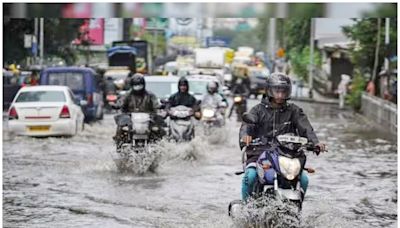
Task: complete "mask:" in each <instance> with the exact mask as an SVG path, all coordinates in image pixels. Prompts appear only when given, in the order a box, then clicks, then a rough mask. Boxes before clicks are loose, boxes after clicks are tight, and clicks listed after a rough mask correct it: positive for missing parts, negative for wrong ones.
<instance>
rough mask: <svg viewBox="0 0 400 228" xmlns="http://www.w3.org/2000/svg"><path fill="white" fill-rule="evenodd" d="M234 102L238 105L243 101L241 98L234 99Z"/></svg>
mask: <svg viewBox="0 0 400 228" xmlns="http://www.w3.org/2000/svg"><path fill="white" fill-rule="evenodd" d="M233 101H234V102H236V103H237V102H241V101H242V98H241V97H234V98H233Z"/></svg>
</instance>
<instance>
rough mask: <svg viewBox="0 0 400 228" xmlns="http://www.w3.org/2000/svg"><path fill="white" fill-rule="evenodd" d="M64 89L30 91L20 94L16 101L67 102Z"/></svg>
mask: <svg viewBox="0 0 400 228" xmlns="http://www.w3.org/2000/svg"><path fill="white" fill-rule="evenodd" d="M65 101H66V98H65V94H64V92H62V91H29V92H22V93H20V94H19V96H18V98H17V100H16V101H15V102H17V103H19V102H65Z"/></svg>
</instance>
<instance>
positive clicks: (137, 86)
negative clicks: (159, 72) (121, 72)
mask: <svg viewBox="0 0 400 228" xmlns="http://www.w3.org/2000/svg"><path fill="white" fill-rule="evenodd" d="M130 85H131V88H132V91H133V93H134V94H142V93H143V92H144V90H145V89H146V83H145V81H144V76H143V75H142V74H134V75H133V76H132V79H131V81H130Z"/></svg>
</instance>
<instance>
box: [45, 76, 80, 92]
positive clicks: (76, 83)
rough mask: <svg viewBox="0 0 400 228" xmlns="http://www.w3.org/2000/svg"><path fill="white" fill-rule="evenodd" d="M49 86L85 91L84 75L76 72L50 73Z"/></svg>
mask: <svg viewBox="0 0 400 228" xmlns="http://www.w3.org/2000/svg"><path fill="white" fill-rule="evenodd" d="M49 85H65V86H68V87H69V88H70V89H71V90H84V81H83V74H82V73H76V72H65V73H64V72H63V73H61V72H60V73H50V74H49Z"/></svg>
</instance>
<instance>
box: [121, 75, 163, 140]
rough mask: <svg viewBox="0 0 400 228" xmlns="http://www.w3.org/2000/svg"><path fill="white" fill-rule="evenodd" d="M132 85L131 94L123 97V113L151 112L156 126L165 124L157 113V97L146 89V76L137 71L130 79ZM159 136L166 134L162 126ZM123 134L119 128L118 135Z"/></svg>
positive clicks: (158, 105) (157, 135)
mask: <svg viewBox="0 0 400 228" xmlns="http://www.w3.org/2000/svg"><path fill="white" fill-rule="evenodd" d="M129 85H130V87H131V89H130V91H129V94H128V95H126V96H125V97H124V98H123V101H122V105H121V111H122V113H131V112H145V113H150V114H151V115H152V117H153V119H154V121H155V125H156V126H162V125H164V120H163V119H162V118H161V117H160V116H158V115H157V109H158V108H159V107H160V104H159V102H158V99H157V97H156V96H155V95H154V94H153V93H151V92H149V91H147V90H146V83H145V80H144V76H143V75H142V74H140V73H136V74H134V75H133V76H132V78H131V80H130V81H129ZM158 129H159V132H158V134H156V137H157V138H161V137H162V136H163V135H165V132H164V130H163V128H162V127H159V128H158ZM120 134H121V129H118V128H117V133H116V137H118V136H119V135H120Z"/></svg>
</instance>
